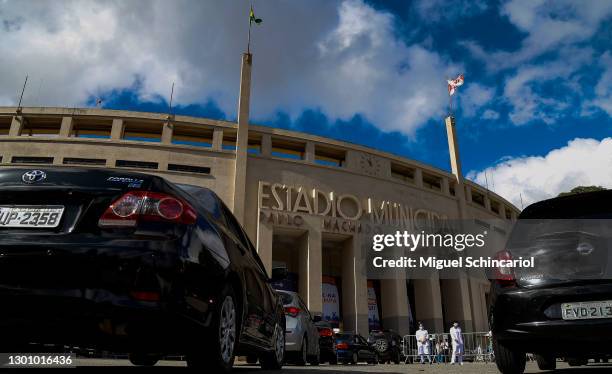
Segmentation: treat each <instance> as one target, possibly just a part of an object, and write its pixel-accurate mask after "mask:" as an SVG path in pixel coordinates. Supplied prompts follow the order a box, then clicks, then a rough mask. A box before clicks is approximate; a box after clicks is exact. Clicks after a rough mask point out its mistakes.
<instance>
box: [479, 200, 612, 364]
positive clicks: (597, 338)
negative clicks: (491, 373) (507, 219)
mask: <svg viewBox="0 0 612 374" xmlns="http://www.w3.org/2000/svg"><path fill="white" fill-rule="evenodd" d="M610 218H612V191H601V192H592V193H584V194H577V195H571V196H564V197H558V198H554V199H550V200H545V201H542V202H539V203H536V204H533V205H530V206H529V207H527V208H526V209H525V210H524V211H523V212H522V213H521V214H520V216H519V217H518V221H517V223H516V224H515V227H514V228H513V231H512V234H511V235H510V238H509V240H508V244H507V248H506V250H505V251H503V252H501V253H499V254H498V258H499V259H517V258H519V257H523V258H529V257H531V256H533V258H534V261H535V267H533V268H529V267H515V268H499V269H498V270H496V271H495V274H493V275H494V276H492V278H494V279H493V281H492V288H491V298H490V305H489V318H490V324H491V329H492V333H493V343H494V351H495V360H496V363H497V366H498V368H499V370H500V371H501V372H502V373H508V374H515V373H522V372H523V371H524V370H525V360H526V359H525V353H533V354H535V355H536V359H537V363H538V366H539V367H540V369H543V370H553V369H554V368H555V366H556V358H560V357H563V358H565V359H566V360H567V361H568V362H569V364H570V365H572V366H577V365H582V364H586V363H587V361H588V359H589V358H594V359H605V358H608V357H610V355H611V354H612V334H610V332H611V331H612V280H611V279H612V262H611V261H612V257H611V256H610V248H612V239H611V238H612V235H611V231H612V225H611V224H610V223H611V222H612V221H610Z"/></svg>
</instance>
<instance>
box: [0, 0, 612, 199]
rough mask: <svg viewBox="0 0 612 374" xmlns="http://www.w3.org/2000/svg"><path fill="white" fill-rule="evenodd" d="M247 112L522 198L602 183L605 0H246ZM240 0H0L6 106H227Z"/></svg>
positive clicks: (610, 139) (611, 40) (222, 114)
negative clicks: (456, 166) (457, 157)
mask: <svg viewBox="0 0 612 374" xmlns="http://www.w3.org/2000/svg"><path fill="white" fill-rule="evenodd" d="M253 4H254V8H255V13H256V15H257V17H259V18H262V19H263V22H262V23H261V24H259V25H254V26H253V30H252V42H251V50H252V52H253V78H252V79H253V81H252V98H251V122H253V123H257V124H261V125H266V126H272V127H279V128H286V129H291V130H296V131H303V132H306V133H311V134H316V135H321V136H326V137H331V138H335V139H339V140H344V141H349V142H353V143H357V144H362V145H365V146H369V147H372V148H376V149H379V150H383V151H387V152H391V153H393V154H397V155H400V156H405V157H408V158H411V159H415V160H418V161H422V162H425V163H428V164H431V165H433V166H436V167H438V168H441V169H444V170H449V169H450V165H449V155H448V147H447V139H446V131H445V128H444V122H443V119H444V117H445V116H446V115H447V114H448V110H449V108H448V105H449V96H448V91H447V87H446V79H447V78H449V77H456V76H457V75H458V74H460V73H463V74H464V76H465V84H464V85H463V86H461V87H460V88H459V90H458V93H457V94H456V96H453V100H454V103H453V107H454V115H455V117H456V123H457V131H458V137H459V149H460V152H461V159H462V164H463V170H464V172H465V174H466V176H467V178H469V179H471V180H474V181H476V182H477V183H479V184H481V185H484V186H488V187H489V188H490V189H491V190H493V191H495V192H497V193H498V194H500V195H501V196H503V197H505V198H507V199H508V200H510V201H511V202H513V203H514V204H515V205H516V206H518V207H519V208H520V207H522V206H527V205H528V204H530V203H532V202H535V201H539V200H542V199H546V198H549V197H553V196H556V195H557V194H558V193H560V192H563V191H568V190H570V189H571V188H573V187H575V186H578V185H600V186H603V187H608V188H612V118H611V117H612V48H611V46H612V1H609V0H589V1H580V0H577V1H570V0H556V1H544V0H527V1H522V0H509V1H495V0H492V1H484V0H472V1H464V0H455V1H441V0H423V1H421V0H414V1H404V0H385V1H382V0H308V1H306V0H265V1H263V0H253ZM248 11H249V1H247V0H229V1H199V0H177V1H165V0H149V1H144V0H132V1H120V0H114V1H113V0H108V1H101V0H100V1H91V0H74V1H70V0H59V1H53V2H50V1H45V0H30V1H13V0H0V105H16V104H17V102H18V100H19V94H20V91H21V87H22V85H23V80H24V77H25V76H26V75H28V76H29V78H28V88H27V90H26V93H25V95H24V99H23V104H22V105H24V106H63V107H76V106H78V107H88V106H95V103H96V100H97V99H98V98H101V99H102V100H103V101H102V107H104V108H107V109H127V110H139V111H152V112H166V111H167V108H168V101H169V98H170V91H171V87H172V83H173V82H175V91H174V98H173V107H174V112H175V113H177V114H185V115H193V116H201V117H209V118H216V119H227V120H235V118H236V107H237V96H238V89H239V74H240V56H241V53H243V52H244V51H245V49H246V41H247V33H248V26H249V22H248Z"/></svg>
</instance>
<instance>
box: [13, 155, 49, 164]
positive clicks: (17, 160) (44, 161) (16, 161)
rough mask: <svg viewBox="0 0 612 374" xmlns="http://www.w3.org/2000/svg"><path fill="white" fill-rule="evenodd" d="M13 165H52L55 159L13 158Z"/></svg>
mask: <svg viewBox="0 0 612 374" xmlns="http://www.w3.org/2000/svg"><path fill="white" fill-rule="evenodd" d="M11 162H12V163H13V164H41V165H43V164H52V163H53V157H32V156H13V158H12V159H11Z"/></svg>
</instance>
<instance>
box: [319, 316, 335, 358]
mask: <svg viewBox="0 0 612 374" xmlns="http://www.w3.org/2000/svg"><path fill="white" fill-rule="evenodd" d="M315 326H316V327H317V330H319V350H320V353H321V357H320V361H321V362H329V363H330V364H332V365H335V364H337V363H338V357H337V356H336V337H335V334H334V329H333V327H332V325H331V324H330V323H329V322H327V321H319V322H317V323H315Z"/></svg>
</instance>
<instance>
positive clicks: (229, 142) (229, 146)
mask: <svg viewBox="0 0 612 374" xmlns="http://www.w3.org/2000/svg"><path fill="white" fill-rule="evenodd" d="M237 137H238V135H237V134H236V130H223V144H222V148H223V150H225V151H235V150H236V139H237Z"/></svg>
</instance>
